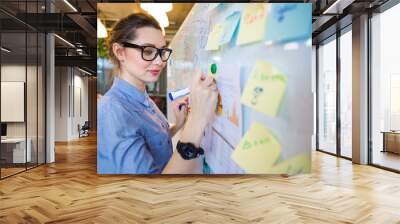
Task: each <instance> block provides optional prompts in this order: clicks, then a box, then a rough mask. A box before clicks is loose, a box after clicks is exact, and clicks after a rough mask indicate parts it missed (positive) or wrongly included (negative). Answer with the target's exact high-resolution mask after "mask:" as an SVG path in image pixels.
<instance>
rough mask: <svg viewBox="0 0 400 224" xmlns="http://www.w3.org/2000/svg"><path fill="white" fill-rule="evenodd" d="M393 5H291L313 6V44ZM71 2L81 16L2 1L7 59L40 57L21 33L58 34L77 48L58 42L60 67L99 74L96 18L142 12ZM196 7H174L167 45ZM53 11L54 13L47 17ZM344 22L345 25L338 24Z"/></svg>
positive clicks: (350, 1)
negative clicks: (366, 14) (360, 17)
mask: <svg viewBox="0 0 400 224" xmlns="http://www.w3.org/2000/svg"><path fill="white" fill-rule="evenodd" d="M388 1H390V0H303V1H301V0H292V1H289V2H305V3H312V5H313V7H312V8H313V19H312V20H313V21H312V22H313V24H312V25H313V29H312V35H313V43H314V44H316V43H318V42H319V41H321V40H323V39H324V38H326V37H328V36H330V35H332V34H334V33H335V32H336V30H337V29H340V28H342V27H344V26H346V25H348V24H350V23H351V20H352V17H353V16H357V15H358V14H360V13H361V12H365V11H368V10H373V9H375V8H378V7H379V6H381V5H382V4H384V3H386V2H388ZM392 1H393V0H392ZM46 2H47V5H46V4H45V3H46ZM68 2H69V3H70V4H71V5H72V6H73V7H74V8H76V9H77V12H75V11H74V10H73V9H72V8H71V7H70V6H68V4H66V3H65V1H63V0H35V1H26V0H0V27H1V30H2V33H3V35H2V39H3V40H2V45H3V46H7V48H10V49H11V50H14V49H15V51H13V52H14V53H12V54H9V55H8V56H9V58H10V59H11V58H12V57H11V55H13V54H15V55H14V56H15V58H18V57H19V58H23V56H24V55H26V53H27V54H28V58H29V55H30V54H31V53H32V54H33V53H34V52H36V45H37V44H36V42H35V41H33V40H35V39H34V36H33V35H29V34H28V35H27V37H28V38H27V40H25V38H20V37H21V36H22V37H24V35H20V33H25V30H27V32H28V33H29V32H30V31H39V32H54V33H56V34H58V35H59V36H60V37H62V38H64V39H65V40H67V41H68V42H70V43H72V44H74V45H75V47H74V48H72V47H71V46H69V44H67V43H65V42H64V41H62V40H61V39H59V38H56V39H55V53H56V65H69V66H70V65H73V66H79V67H82V68H84V69H87V70H88V71H90V72H92V73H94V74H95V73H96V70H97V69H96V57H97V54H96V48H97V41H96V36H97V35H96V34H97V32H96V23H97V16H99V18H101V19H102V21H103V22H104V23H105V25H106V26H107V28H108V29H110V28H111V27H112V25H113V24H114V23H115V22H116V21H118V20H119V19H120V18H122V17H125V16H127V15H129V14H131V13H134V12H140V11H141V8H140V7H139V4H138V3H132V1H122V2H125V3H116V1H113V0H68ZM118 2H121V1H118ZM146 2H147V1H146ZM250 2H251V1H250ZM268 2H271V3H274V2H282V1H278V0H276V1H275V0H271V1H268ZM98 3H100V4H98ZM192 7H193V3H173V10H172V11H171V12H168V13H167V15H168V18H169V21H170V26H168V27H167V28H166V29H165V32H166V39H167V42H169V41H170V40H171V39H172V38H173V36H174V35H175V33H176V32H177V31H178V29H179V27H180V26H181V24H182V23H183V21H184V20H185V18H186V16H187V14H188V13H189V12H190V10H191V8H192ZM50 10H51V11H52V13H48V12H49V11H50ZM339 20H340V21H341V22H340V23H338V21H339ZM5 33H6V34H5ZM25 41H27V42H28V45H27V46H28V47H27V50H26V52H25V51H24V49H25ZM31 42H32V43H31ZM39 47H41V46H39ZM18 54H19V55H18ZM17 56H18V57H17Z"/></svg>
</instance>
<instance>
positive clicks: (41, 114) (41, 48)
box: [37, 34, 46, 164]
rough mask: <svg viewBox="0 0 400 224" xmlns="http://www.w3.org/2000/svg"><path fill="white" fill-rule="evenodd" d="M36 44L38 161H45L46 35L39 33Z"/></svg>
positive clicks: (41, 162)
mask: <svg viewBox="0 0 400 224" xmlns="http://www.w3.org/2000/svg"><path fill="white" fill-rule="evenodd" d="M38 38H39V41H38V42H39V45H38V57H39V63H38V78H37V80H38V140H37V141H38V144H37V145H38V156H37V158H38V163H39V164H43V163H45V156H46V155H45V153H46V151H45V93H46V91H45V81H46V79H45V69H44V68H45V60H46V52H45V44H46V37H45V35H44V34H39V37H38Z"/></svg>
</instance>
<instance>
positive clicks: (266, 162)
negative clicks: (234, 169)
mask: <svg viewBox="0 0 400 224" xmlns="http://www.w3.org/2000/svg"><path fill="white" fill-rule="evenodd" d="M280 153H281V144H280V143H279V142H278V140H277V139H276V138H275V137H274V136H273V134H272V133H271V131H270V130H269V129H267V128H266V127H264V126H263V125H261V124H259V123H253V124H252V126H251V127H250V129H249V130H248V131H247V133H246V134H245V135H244V136H243V138H242V140H241V141H240V143H239V144H238V146H237V147H236V149H235V151H233V153H232V155H231V158H232V159H233V160H234V161H235V162H236V163H237V164H238V165H239V166H240V167H242V168H243V169H244V170H246V172H247V173H264V174H265V173H268V170H269V169H270V167H271V166H272V165H273V164H274V163H275V162H276V160H277V159H278V157H279V155H280Z"/></svg>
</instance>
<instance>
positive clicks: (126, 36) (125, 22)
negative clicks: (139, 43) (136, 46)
mask: <svg viewBox="0 0 400 224" xmlns="http://www.w3.org/2000/svg"><path fill="white" fill-rule="evenodd" d="M142 27H153V28H155V29H158V30H161V27H160V25H159V24H158V22H157V20H156V19H154V17H152V16H151V15H148V14H144V13H133V14H131V15H129V16H127V17H125V18H122V19H120V20H119V21H118V22H117V23H116V24H115V25H114V26H113V28H112V30H111V33H110V36H109V38H108V40H107V47H108V56H109V57H110V59H111V61H112V62H113V63H114V64H115V65H116V66H118V68H119V61H118V59H117V57H116V56H115V55H114V52H113V49H112V45H113V44H114V43H122V42H124V41H129V40H133V39H135V38H136V30H137V29H139V28H142Z"/></svg>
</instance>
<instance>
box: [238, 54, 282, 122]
mask: <svg viewBox="0 0 400 224" xmlns="http://www.w3.org/2000/svg"><path fill="white" fill-rule="evenodd" d="M286 84H287V77H286V76H285V75H284V74H282V73H281V72H280V71H278V70H277V69H275V68H274V67H273V66H272V65H271V64H270V63H268V62H266V61H262V60H260V61H257V62H256V64H255V66H254V68H253V70H252V72H251V74H250V77H249V79H248V80H247V83H246V87H245V88H244V91H243V94H242V97H241V102H242V103H243V104H245V105H247V106H249V107H252V108H254V109H255V110H257V111H259V112H262V113H265V114H266V115H269V116H272V117H275V116H276V114H277V113H278V110H279V106H280V104H281V101H282V99H283V96H284V94H285V91H286Z"/></svg>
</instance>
